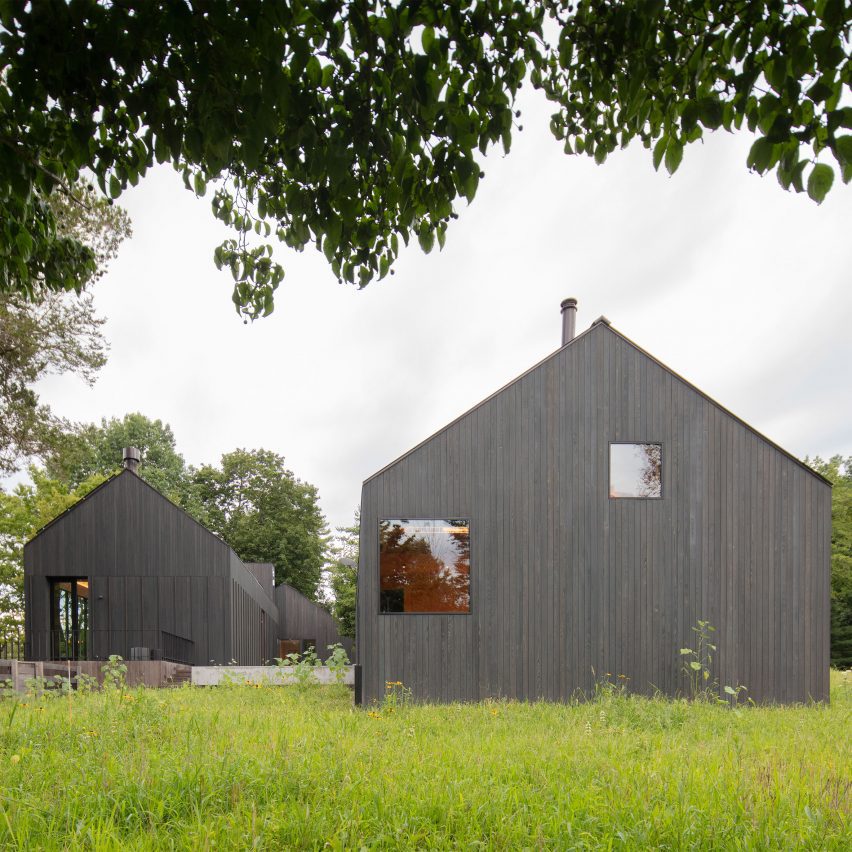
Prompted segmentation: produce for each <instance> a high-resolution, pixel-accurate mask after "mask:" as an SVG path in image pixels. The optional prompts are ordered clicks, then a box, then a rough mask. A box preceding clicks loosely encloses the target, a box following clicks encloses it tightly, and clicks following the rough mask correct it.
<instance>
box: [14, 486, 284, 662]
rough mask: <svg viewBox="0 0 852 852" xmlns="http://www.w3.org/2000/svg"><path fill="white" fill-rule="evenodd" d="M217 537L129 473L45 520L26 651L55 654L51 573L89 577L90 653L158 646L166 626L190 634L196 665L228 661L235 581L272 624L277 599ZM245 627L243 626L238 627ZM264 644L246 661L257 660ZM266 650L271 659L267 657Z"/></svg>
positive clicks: (27, 561)
mask: <svg viewBox="0 0 852 852" xmlns="http://www.w3.org/2000/svg"><path fill="white" fill-rule="evenodd" d="M234 559H236V555H235V554H234V553H233V551H232V550H231V549H230V548H229V547H228V546H227V545H226V544H225V543H224V542H223V541H222V540H221V539H219V538H217V537H216V536H215V535H213V534H212V533H211V532H210V531H209V530H207V529H205V528H204V527H203V526H201V525H200V524H198V523H197V522H196V521H194V520H193V519H192V518H191V517H190V516H189V515H187V514H186V512H184V511H183V510H182V509H180V508H178V507H177V506H175V505H173V504H172V503H170V502H169V501H168V500H167V499H166V498H164V497H163V496H162V495H161V494H159V493H158V492H157V491H155V490H154V489H153V488H151V487H150V486H149V485H147V484H146V483H145V482H144V481H143V480H141V479H139V477H137V476H136V475H135V474H132V473H129V472H124V473H121V474H119V475H118V476H117V477H115V478H114V479H112V480H110V481H109V482H107V483H105V484H104V485H103V486H101V487H100V488H99V489H96V490H95V491H94V492H92V494H90V495H89V496H88V497H87V498H86V499H85V500H83V501H82V502H81V503H78V504H77V505H76V506H75V507H74V508H73V509H72V510H70V511H69V512H67V513H65V514H64V515H62V516H60V517H59V518H58V519H57V520H56V521H54V522H53V523H52V524H50V525H48V526H47V527H46V528H45V529H44V530H43V531H42V532H41V533H40V534H39V535H37V536H36V537H35V538H34V539H33V540H32V541H31V542H29V543H28V544H27V545H26V547H25V549H24V571H25V606H26V611H25V623H26V635H27V641H28V647H27V657H28V658H29V659H34V660H45V659H49V658H50V650H51V649H50V641H49V631H50V583H49V580H50V579H51V578H60V577H88V578H89V580H90V619H91V625H90V626H91V628H92V634H91V635H92V640H91V641H92V645H91V649H92V655H93V656H94V657H96V658H100V659H102V658H104V657H106V656H108V655H109V654H121V655H122V656H123V657H125V658H127V657H129V656H130V649H131V648H133V647H137V646H141V647H148V648H160V647H161V644H162V642H161V631H167V632H169V633H173V634H175V635H177V636H180V637H182V638H185V639H189V640H191V641H192V642H193V643H194V645H193V651H194V660H193V662H194V663H195V664H196V665H206V664H208V663H209V662H210V661H211V660H212V661H215V662H217V663H224V662H227V661H228V660H229V659H230V658H231V653H232V652H231V644H232V640H231V633H230V630H229V626H230V625H229V613H230V608H231V603H230V601H231V593H232V583H233V582H235V579H234V578H235V577H236V578H237V579H236V582H237V584H238V585H241V586H251V585H252V584H253V585H254V586H257V589H258V595H259V596H260V597H263V598H265V602H264V606H265V607H266V608H267V609H268V610H269V613H270V618H269V619H268V622H271V626H269V627H268V628H267V632H268V633H269V636H268V637H267V643H266V646H265V647H266V649H267V650H268V651H270V652H271V651H272V650H273V647H274V634H275V627H274V615H275V608H274V603H273V602H272V601H271V599H269V597H268V596H267V595H265V594H264V593H263V590H262V589H261V588H260V586H259V584H258V583H257V581H256V580H255V578H254V577H253V576H252V575H251V574H250V573H249V571H248V570H247V569H246V568H245V567H244V566H242V563H239V560H238V559H237V562H238V563H239V565H238V566H236V567H235V566H234V565H233V560H234ZM237 628H238V629H242V622H239V623H238V624H237ZM261 650H262V649H261V645H260V642H259V641H258V644H257V646H256V647H255V649H254V654H253V656H252V657H251V659H250V660H247V661H249V662H260V661H261V657H262V656H263V655H262V654H261ZM269 656H271V654H268V655H267V656H266V657H265V658H268V657H269Z"/></svg>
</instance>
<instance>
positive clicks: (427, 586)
mask: <svg viewBox="0 0 852 852" xmlns="http://www.w3.org/2000/svg"><path fill="white" fill-rule="evenodd" d="M379 576H380V596H379V601H380V606H379V608H380V610H381V611H382V612H470V526H469V524H468V522H467V521H466V520H458V519H453V520H451V519H447V520H407V519H397V520H385V521H380V522H379Z"/></svg>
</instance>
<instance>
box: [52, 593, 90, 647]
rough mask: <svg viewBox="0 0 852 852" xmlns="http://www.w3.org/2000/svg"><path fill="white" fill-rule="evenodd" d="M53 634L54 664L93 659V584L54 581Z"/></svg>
mask: <svg viewBox="0 0 852 852" xmlns="http://www.w3.org/2000/svg"><path fill="white" fill-rule="evenodd" d="M50 600H51V609H50V631H51V639H52V646H53V654H52V656H53V659H54V660H87V659H88V658H89V627H90V624H89V580H88V578H87V577H74V578H70V579H69V578H62V579H57V580H51V581H50Z"/></svg>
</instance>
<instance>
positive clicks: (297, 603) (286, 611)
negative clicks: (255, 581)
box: [275, 583, 354, 660]
mask: <svg viewBox="0 0 852 852" xmlns="http://www.w3.org/2000/svg"><path fill="white" fill-rule="evenodd" d="M275 603H276V604H277V606H278V618H279V622H280V631H279V633H280V638H281V639H312V640H313V641H314V642H315V643H316V645H315V649H316V652H317V656H318V657H320V658H321V659H323V660H325V659H326V657H327V656H328V646H329V645H336V644H337V643H338V642H339V643H340V644H341V645H343V647H344V649H345V650H346V653H347V654H348V655H349V658H350V659H352V656H353V653H354V648H353V644H352V640H351V639H349V638H347V637H345V636H341V635H340V632H339V631H338V629H337V622H336V621H335V620H334V618H332V616H331V615H330V614H329V613H328V612H327V611H326V610H324V609H323V608H322V607H321V606H320V605H319V604H316V603H314V602H313V601H311V600H308V598H306V597H305V596H304V595H303V594H302V593H301V592H299V591H297V590H296V589H294V588H293V587H292V586H288V585H287V584H286V583H282V584H281V585H280V586H276V587H275Z"/></svg>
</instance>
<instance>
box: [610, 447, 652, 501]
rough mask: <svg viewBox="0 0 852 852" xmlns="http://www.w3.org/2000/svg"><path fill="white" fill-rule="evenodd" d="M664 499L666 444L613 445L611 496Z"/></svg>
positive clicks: (611, 454) (611, 448)
mask: <svg viewBox="0 0 852 852" xmlns="http://www.w3.org/2000/svg"><path fill="white" fill-rule="evenodd" d="M662 495H663V445H662V444H610V445H609V496H610V497H651V498H657V497H662Z"/></svg>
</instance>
